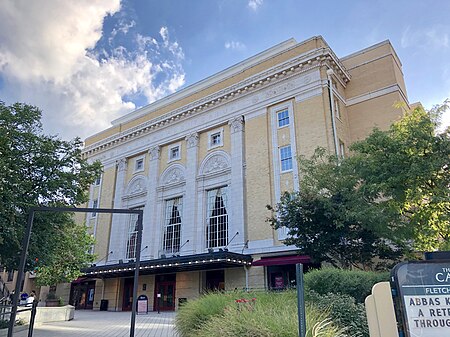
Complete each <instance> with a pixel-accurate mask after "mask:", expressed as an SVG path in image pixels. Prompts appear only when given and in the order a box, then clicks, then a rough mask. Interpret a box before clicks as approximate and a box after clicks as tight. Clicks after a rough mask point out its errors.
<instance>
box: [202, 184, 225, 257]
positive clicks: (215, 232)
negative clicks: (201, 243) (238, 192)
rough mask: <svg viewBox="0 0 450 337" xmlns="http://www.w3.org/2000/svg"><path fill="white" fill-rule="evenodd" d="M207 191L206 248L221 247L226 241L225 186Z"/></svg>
mask: <svg viewBox="0 0 450 337" xmlns="http://www.w3.org/2000/svg"><path fill="white" fill-rule="evenodd" d="M207 193H208V197H207V200H208V201H207V202H208V205H207V206H208V207H207V212H208V213H207V214H208V223H207V228H206V242H207V246H208V248H214V247H223V246H226V245H227V243H228V213H227V206H228V194H227V187H220V188H217V189H214V190H210V191H208V192H207Z"/></svg>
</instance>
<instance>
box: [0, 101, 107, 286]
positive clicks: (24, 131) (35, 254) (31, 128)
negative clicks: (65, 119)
mask: <svg viewBox="0 0 450 337" xmlns="http://www.w3.org/2000/svg"><path fill="white" fill-rule="evenodd" d="M40 120H41V111H40V110H39V109H38V108H37V107H34V106H31V105H27V104H22V103H16V104H13V105H11V106H6V105H5V104H4V103H3V102H0V264H1V265H2V266H4V267H7V268H8V269H15V268H17V266H18V262H19V258H20V250H21V245H22V238H23V235H24V229H25V226H26V221H27V214H28V209H29V208H30V207H34V206H58V207H64V206H74V205H79V204H81V203H83V202H85V201H87V194H86V191H87V190H88V187H89V185H90V184H91V183H93V181H94V180H95V178H96V177H97V176H98V175H99V174H100V173H101V166H100V164H99V163H94V164H89V163H88V162H87V161H86V160H85V159H83V158H82V156H81V149H82V145H83V144H82V142H81V140H80V139H78V138H76V139H73V140H71V141H65V140H61V139H59V138H58V137H56V136H49V135H45V134H44V133H43V130H42V124H41V121H40ZM77 226H78V225H76V224H75V223H74V221H73V220H72V215H71V214H67V213H45V214H44V213H37V214H36V216H35V220H34V224H33V232H32V237H31V240H30V248H29V254H28V256H29V259H28V261H27V264H26V268H27V270H33V269H35V268H36V267H38V268H42V269H41V270H43V271H44V270H46V268H51V266H52V265H54V263H55V261H57V258H58V256H60V254H61V253H62V252H63V251H64V249H67V254H74V256H78V258H75V259H72V262H73V263H72V264H67V265H61V264H60V267H61V268H59V269H58V268H56V269H54V270H53V272H52V273H56V274H55V276H56V275H60V276H61V277H62V278H64V277H65V276H67V275H72V276H74V274H73V271H74V269H76V270H79V268H80V267H82V266H83V264H84V263H86V262H89V261H91V260H92V257H89V256H88V255H87V254H85V252H86V251H87V249H88V248H89V244H90V242H91V241H92V239H91V238H90V236H89V235H88V234H87V233H86V231H85V228H84V227H77ZM80 228H81V229H80ZM73 241H77V242H79V244H74V242H73ZM62 266H64V267H67V268H62ZM58 272H59V274H58Z"/></svg>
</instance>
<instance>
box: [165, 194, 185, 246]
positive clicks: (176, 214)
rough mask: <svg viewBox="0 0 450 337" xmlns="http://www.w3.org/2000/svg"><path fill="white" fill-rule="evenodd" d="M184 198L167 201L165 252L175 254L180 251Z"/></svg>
mask: <svg viewBox="0 0 450 337" xmlns="http://www.w3.org/2000/svg"><path fill="white" fill-rule="evenodd" d="M182 211H183V202H182V198H175V199H171V200H167V201H166V216H165V222H164V239H163V250H164V253H166V254H167V253H168V254H173V253H177V252H179V251H180V241H181V214H182Z"/></svg>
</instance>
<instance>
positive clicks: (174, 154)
mask: <svg viewBox="0 0 450 337" xmlns="http://www.w3.org/2000/svg"><path fill="white" fill-rule="evenodd" d="M168 157H169V161H173V160H179V159H181V145H180V144H177V145H174V146H171V147H169V155H168Z"/></svg>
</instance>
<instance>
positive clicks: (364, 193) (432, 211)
mask: <svg viewBox="0 0 450 337" xmlns="http://www.w3.org/2000/svg"><path fill="white" fill-rule="evenodd" d="M446 108H447V105H446V103H444V105H442V106H438V107H436V108H434V109H433V110H432V111H430V112H426V111H424V109H423V108H421V107H418V108H416V109H414V110H413V111H410V112H408V113H407V114H405V116H403V118H402V119H401V120H399V121H398V122H396V123H394V124H393V125H392V126H391V127H390V129H389V130H387V131H380V130H378V129H374V130H373V132H372V133H371V134H370V135H369V136H368V137H367V138H366V139H365V140H362V141H359V142H356V143H355V144H353V145H352V146H351V147H350V149H351V151H352V155H351V156H350V157H348V158H336V156H334V155H327V153H326V151H325V150H324V149H317V150H316V152H315V155H314V156H313V157H312V158H311V159H305V158H300V165H299V167H301V178H300V188H299V191H298V192H291V193H289V192H286V193H285V194H284V195H283V197H282V198H281V200H280V202H279V203H278V204H277V205H276V206H275V207H273V208H272V207H270V206H268V208H269V209H271V210H273V211H274V214H273V216H272V217H271V218H270V219H268V221H269V223H270V224H271V225H272V226H274V227H275V228H280V227H283V226H285V227H287V228H288V230H289V235H290V236H289V237H288V239H287V240H286V242H285V243H286V244H294V245H296V246H297V247H299V249H300V251H301V252H302V253H304V254H308V255H310V256H311V257H312V258H313V259H314V260H316V261H317V262H322V261H327V262H330V263H332V264H334V265H339V266H343V267H350V266H355V267H362V268H376V267H382V266H383V264H381V265H380V262H382V261H395V260H396V259H398V258H399V257H401V255H403V254H407V253H409V252H410V251H411V250H413V249H414V250H434V249H444V248H446V247H448V245H449V240H448V239H449V238H450V237H449V234H450V226H449V200H450V195H449V187H450V177H449V170H448V163H449V155H450V139H449V132H448V130H447V131H446V132H444V133H441V134H436V132H435V129H436V117H437V116H439V114H440V113H441V112H442V111H443V110H445V109H446Z"/></svg>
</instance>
